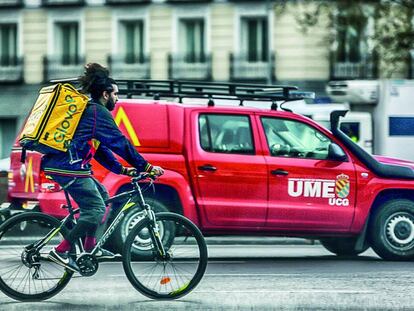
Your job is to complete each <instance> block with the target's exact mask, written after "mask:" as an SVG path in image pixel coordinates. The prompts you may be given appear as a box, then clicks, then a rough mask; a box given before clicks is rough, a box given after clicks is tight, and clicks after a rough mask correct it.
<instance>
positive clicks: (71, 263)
mask: <svg viewBox="0 0 414 311" xmlns="http://www.w3.org/2000/svg"><path fill="white" fill-rule="evenodd" d="M47 257H48V258H49V259H50V260H52V261H53V262H55V263H57V264H58V265H61V266H64V267H65V268H67V269H69V270H71V271H73V272H79V267H78V265H77V264H76V261H75V260H73V258H72V257H71V256H70V255H69V254H68V253H59V252H58V251H56V249H52V250H51V251H50V252H49V255H48V256H47Z"/></svg>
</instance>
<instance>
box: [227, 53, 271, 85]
mask: <svg viewBox="0 0 414 311" xmlns="http://www.w3.org/2000/svg"><path fill="white" fill-rule="evenodd" d="M269 62H270V63H269ZM269 78H271V80H272V81H274V80H276V77H275V55H274V54H271V56H270V59H269V60H265V61H263V60H258V61H252V60H249V58H248V57H247V55H245V54H230V80H232V81H246V82H248V81H251V82H258V81H260V82H271V81H268V80H269Z"/></svg>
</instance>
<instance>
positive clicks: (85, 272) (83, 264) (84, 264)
mask: <svg viewBox="0 0 414 311" xmlns="http://www.w3.org/2000/svg"><path fill="white" fill-rule="evenodd" d="M76 263H77V265H78V267H79V273H80V274H81V275H82V276H92V275H94V274H95V273H96V271H98V267H99V263H98V260H97V259H96V258H95V256H92V255H91V254H82V255H80V256H79V257H78V258H77V259H76Z"/></svg>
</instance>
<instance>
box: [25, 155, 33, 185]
mask: <svg viewBox="0 0 414 311" xmlns="http://www.w3.org/2000/svg"><path fill="white" fill-rule="evenodd" d="M32 160H33V158H29V161H28V163H27V171H26V180H25V185H24V191H25V192H29V187H30V192H35V190H34V179H33V164H32V162H33V161H32Z"/></svg>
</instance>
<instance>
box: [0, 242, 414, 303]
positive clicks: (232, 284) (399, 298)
mask: <svg viewBox="0 0 414 311" xmlns="http://www.w3.org/2000/svg"><path fill="white" fill-rule="evenodd" d="M209 257H210V261H209V265H208V268H207V272H206V275H205V277H204V279H203V280H202V282H201V283H200V284H199V286H198V287H197V288H196V289H195V290H194V291H192V292H191V293H190V294H188V295H187V296H185V297H183V298H180V299H178V300H175V301H154V300H151V299H148V298H146V297H145V296H143V295H142V294H140V293H139V292H137V291H136V290H135V289H134V288H133V287H132V286H131V285H130V284H129V282H128V280H127V278H126V277H125V274H124V272H123V269H122V265H121V263H119V262H107V263H102V264H101V265H100V268H99V271H98V272H97V274H96V275H95V276H93V277H91V278H81V277H77V278H74V279H73V280H72V281H71V282H70V283H69V285H68V286H67V287H66V288H65V289H64V290H63V291H62V292H61V293H59V294H58V295H56V296H55V297H53V298H51V299H49V300H48V301H44V302H36V303H21V302H16V301H13V300H12V299H10V298H8V297H7V296H5V295H4V294H1V293H0V310H375V311H376V310H414V282H413V277H414V272H413V271H414V270H413V264H412V262H385V261H382V260H381V259H379V258H378V257H377V256H376V255H375V254H374V253H373V252H372V251H371V250H368V251H366V252H365V253H364V254H362V256H360V257H358V258H356V259H351V258H348V259H343V258H338V257H336V256H334V255H332V254H330V253H329V252H328V251H326V250H325V249H323V247H321V246H320V245H319V244H315V245H310V244H307V243H298V244H297V245H282V244H278V245H274V244H270V243H261V244H252V243H244V244H243V245H242V244H239V245H236V244H227V245H218V244H215V243H212V244H211V245H210V246H209Z"/></svg>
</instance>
